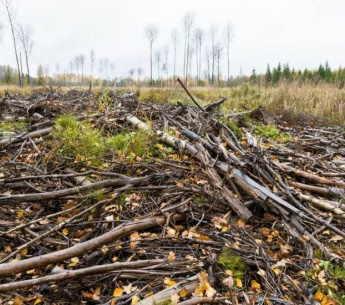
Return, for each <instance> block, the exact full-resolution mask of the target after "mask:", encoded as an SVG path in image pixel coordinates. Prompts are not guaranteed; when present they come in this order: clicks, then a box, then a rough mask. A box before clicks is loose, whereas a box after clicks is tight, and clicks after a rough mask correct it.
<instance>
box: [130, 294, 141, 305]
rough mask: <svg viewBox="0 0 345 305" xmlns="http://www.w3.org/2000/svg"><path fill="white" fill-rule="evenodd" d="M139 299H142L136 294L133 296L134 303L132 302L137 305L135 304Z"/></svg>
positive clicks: (132, 304)
mask: <svg viewBox="0 0 345 305" xmlns="http://www.w3.org/2000/svg"><path fill="white" fill-rule="evenodd" d="M139 301H140V298H139V297H138V296H137V295H135V296H134V297H133V298H132V303H131V305H135V304H137V303H138V302H139Z"/></svg>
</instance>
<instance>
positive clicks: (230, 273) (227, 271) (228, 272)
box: [225, 270, 233, 276]
mask: <svg viewBox="0 0 345 305" xmlns="http://www.w3.org/2000/svg"><path fill="white" fill-rule="evenodd" d="M225 274H226V275H231V276H232V274H233V273H232V271H231V270H225Z"/></svg>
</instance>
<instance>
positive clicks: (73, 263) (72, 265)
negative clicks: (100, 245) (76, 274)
mask: <svg viewBox="0 0 345 305" xmlns="http://www.w3.org/2000/svg"><path fill="white" fill-rule="evenodd" d="M77 265H78V263H76V262H72V263H69V264H68V267H69V268H73V267H75V266H77Z"/></svg>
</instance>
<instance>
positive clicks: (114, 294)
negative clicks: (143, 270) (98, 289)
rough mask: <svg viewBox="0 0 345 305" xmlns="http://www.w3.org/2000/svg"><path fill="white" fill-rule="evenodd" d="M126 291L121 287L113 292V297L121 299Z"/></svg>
mask: <svg viewBox="0 0 345 305" xmlns="http://www.w3.org/2000/svg"><path fill="white" fill-rule="evenodd" d="M124 291H125V290H124V289H123V288H121V287H118V288H115V289H114V292H113V296H114V297H120V296H122V295H123V293H124Z"/></svg>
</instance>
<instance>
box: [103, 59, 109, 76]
mask: <svg viewBox="0 0 345 305" xmlns="http://www.w3.org/2000/svg"><path fill="white" fill-rule="evenodd" d="M109 64H110V62H109V58H107V57H106V58H104V59H103V65H104V69H105V79H106V80H108V79H109V74H108V69H109Z"/></svg>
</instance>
